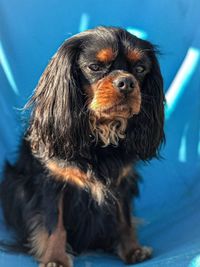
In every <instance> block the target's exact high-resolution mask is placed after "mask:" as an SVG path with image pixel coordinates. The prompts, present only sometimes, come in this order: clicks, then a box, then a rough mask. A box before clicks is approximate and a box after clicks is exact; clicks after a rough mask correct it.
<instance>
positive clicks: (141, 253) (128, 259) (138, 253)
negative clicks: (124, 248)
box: [119, 246, 153, 264]
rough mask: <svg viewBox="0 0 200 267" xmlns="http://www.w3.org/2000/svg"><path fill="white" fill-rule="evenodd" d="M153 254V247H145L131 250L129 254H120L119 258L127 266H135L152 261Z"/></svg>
mask: <svg viewBox="0 0 200 267" xmlns="http://www.w3.org/2000/svg"><path fill="white" fill-rule="evenodd" d="M152 252H153V249H152V248H151V247H145V246H144V247H138V248H135V249H131V250H129V252H127V253H120V254H121V255H120V254H119V256H120V258H121V259H122V260H123V261H124V262H125V263H126V264H133V263H137V262H142V261H145V260H147V259H150V258H151V256H152Z"/></svg>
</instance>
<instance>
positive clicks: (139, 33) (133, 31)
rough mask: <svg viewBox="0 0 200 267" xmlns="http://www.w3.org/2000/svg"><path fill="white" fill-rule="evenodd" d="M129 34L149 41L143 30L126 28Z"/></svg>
mask: <svg viewBox="0 0 200 267" xmlns="http://www.w3.org/2000/svg"><path fill="white" fill-rule="evenodd" d="M126 29H127V31H128V32H130V33H131V34H133V35H135V36H137V37H138V38H141V39H144V40H145V39H147V36H148V35H147V33H146V32H145V31H143V30H140V29H137V28H133V27H127V28H126Z"/></svg>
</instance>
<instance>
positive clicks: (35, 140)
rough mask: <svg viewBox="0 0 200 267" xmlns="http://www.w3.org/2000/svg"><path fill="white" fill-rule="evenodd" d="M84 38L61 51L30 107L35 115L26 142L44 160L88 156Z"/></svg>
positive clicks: (77, 38)
mask: <svg viewBox="0 0 200 267" xmlns="http://www.w3.org/2000/svg"><path fill="white" fill-rule="evenodd" d="M83 37H84V36H82V35H81V34H79V35H76V36H74V37H72V38H70V39H68V40H67V41H65V43H64V44H63V45H62V46H61V47H60V48H59V50H58V51H57V53H56V54H55V55H54V56H53V58H52V59H51V61H50V62H49V64H48V66H47V68H46V69H45V71H44V73H43V74H42V76H41V78H40V81H39V83H38V85H37V87H36V90H35V92H34V94H33V96H32V98H31V99H30V101H29V103H28V104H27V107H28V108H30V107H31V109H32V112H31V120H30V126H29V129H28V131H27V137H26V138H27V139H28V140H29V142H30V144H31V147H32V149H33V151H34V152H35V153H37V154H38V155H40V156H43V157H46V158H49V157H53V156H56V157H58V158H62V159H66V158H67V159H72V158H74V157H76V155H82V154H85V153H87V151H86V150H87V141H88V138H89V134H88V132H87V129H89V126H88V119H87V114H86V113H87V112H86V111H85V110H84V97H85V96H84V92H83V91H82V88H81V86H80V81H79V75H78V74H79V70H78V67H77V58H78V56H79V53H80V50H81V44H82V42H83Z"/></svg>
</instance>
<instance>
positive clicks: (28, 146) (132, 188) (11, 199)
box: [1, 27, 165, 253]
mask: <svg viewBox="0 0 200 267" xmlns="http://www.w3.org/2000/svg"><path fill="white" fill-rule="evenodd" d="M105 43H106V44H108V45H110V46H112V47H114V49H115V50H117V51H119V57H118V59H117V60H118V61H117V60H116V62H115V63H113V65H112V67H111V69H110V70H109V71H110V72H111V71H113V70H116V69H120V70H121V69H123V70H125V71H128V72H131V70H130V69H129V66H128V65H127V64H125V62H124V61H123V59H122V56H120V51H122V49H123V48H124V47H129V46H131V47H138V48H139V49H141V50H143V51H144V53H145V62H144V64H146V65H147V69H148V71H147V73H146V74H145V75H144V76H143V77H141V76H138V77H137V75H135V76H136V78H137V79H138V81H139V84H140V88H141V94H142V108H141V111H140V113H139V114H138V115H135V116H133V117H132V118H130V119H129V120H128V126H127V129H126V138H125V139H122V140H120V141H119V143H118V146H112V145H108V146H107V147H103V146H102V144H101V143H100V142H95V141H94V137H93V135H92V133H91V130H90V127H89V117H88V116H89V111H88V109H87V104H86V100H87V94H86V91H85V87H86V86H87V85H88V84H91V83H93V82H95V81H97V80H99V79H100V78H102V77H103V76H105V75H107V73H104V74H101V75H102V76H101V77H99V76H98V75H100V74H98V75H97V74H95V75H96V76H95V75H93V76H91V74H89V73H88V72H87V69H86V68H85V67H82V65H84V64H86V63H87V62H91V61H92V60H93V58H92V56H91V55H92V53H93V51H94V52H95V51H96V50H97V49H101V48H102V47H104V46H105ZM95 49H96V50H95ZM155 52H156V51H155V48H154V46H153V45H152V44H150V43H149V42H147V41H143V40H141V39H138V38H137V37H135V36H133V35H131V34H130V33H128V32H126V31H125V30H123V29H119V28H111V27H99V28H96V29H94V30H90V31H87V32H84V33H80V34H78V35H75V36H73V37H71V38H70V39H68V40H67V41H65V42H64V44H63V45H62V46H61V47H60V48H59V50H58V52H57V53H56V54H55V56H54V57H53V58H52V59H51V61H50V63H49V64H48V66H47V68H46V70H45V71H44V73H43V75H42V77H41V79H40V81H39V83H38V86H37V88H36V90H35V92H34V94H33V96H32V98H31V100H30V101H29V103H28V104H27V106H26V108H30V109H31V117H30V122H29V126H28V129H27V131H26V133H25V135H24V138H23V141H22V144H21V147H20V150H19V157H18V160H17V161H16V163H15V164H14V165H11V164H9V163H6V165H5V169H4V180H3V182H2V183H1V202H2V207H3V212H4V215H5V221H6V223H7V225H8V226H9V227H10V228H11V229H14V231H15V234H16V240H17V244H18V246H19V247H21V248H23V249H22V250H24V249H25V250H26V249H27V251H28V250H29V246H28V245H27V244H28V238H29V235H30V225H29V224H30V222H31V221H32V220H33V218H35V217H37V216H38V214H39V215H40V217H39V219H38V220H39V221H38V224H43V225H45V228H46V229H47V231H48V232H49V234H51V233H52V232H53V231H54V229H55V227H56V223H57V218H58V201H59V198H60V196H61V195H62V194H64V225H65V228H66V230H67V235H68V243H69V244H70V246H71V247H72V249H73V251H75V252H77V253H80V252H82V251H84V250H87V249H94V248H103V249H107V250H110V249H113V248H114V247H115V244H116V245H117V243H118V242H119V240H118V239H119V237H118V226H117V225H118V217H117V215H116V214H117V211H116V209H117V204H116V200H117V201H120V203H121V204H122V207H123V213H124V216H125V218H126V221H127V223H128V224H131V216H130V211H131V199H132V196H133V195H137V193H138V188H137V182H138V175H137V174H136V172H135V170H134V173H133V174H132V175H131V176H130V177H127V178H126V179H125V180H123V181H122V182H121V183H120V185H119V186H118V187H117V186H115V181H116V180H117V178H118V176H119V175H120V171H121V169H122V168H123V167H124V166H126V165H128V164H131V163H132V164H133V168H134V166H135V165H136V163H137V162H138V161H139V160H143V161H148V160H150V159H151V158H153V157H158V155H159V149H160V145H161V144H162V143H163V141H164V139H165V138H164V131H163V123H164V93H163V80H162V76H161V73H160V68H159V64H158V61H157V59H156V55H155ZM84 66H85V65H84ZM49 159H51V160H53V161H55V162H60V161H61V162H62V164H63V165H65V166H68V165H70V166H76V167H78V168H79V169H81V170H82V171H87V169H88V168H91V169H92V171H93V173H94V174H95V179H97V180H99V181H100V182H102V183H103V184H104V185H105V186H106V188H107V192H106V200H105V203H104V204H103V205H102V206H100V205H98V203H97V202H96V201H95V200H94V199H93V198H92V197H91V193H90V190H89V189H88V188H86V189H85V190H83V189H80V188H78V187H77V186H75V185H73V184H70V183H67V182H66V183H64V182H61V181H60V182H59V181H57V180H56V179H55V178H54V177H53V175H51V174H50V173H49V171H48V170H47V168H46V165H45V162H47V161H48V160H49Z"/></svg>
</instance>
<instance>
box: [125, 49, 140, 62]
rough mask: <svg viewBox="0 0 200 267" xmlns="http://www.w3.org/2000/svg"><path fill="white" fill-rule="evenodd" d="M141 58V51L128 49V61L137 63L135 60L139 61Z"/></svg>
mask: <svg viewBox="0 0 200 267" xmlns="http://www.w3.org/2000/svg"><path fill="white" fill-rule="evenodd" d="M142 56H143V51H142V50H140V49H139V48H133V49H131V48H129V49H128V52H127V58H128V59H129V60H134V61H137V60H140V59H141V58H142Z"/></svg>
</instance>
